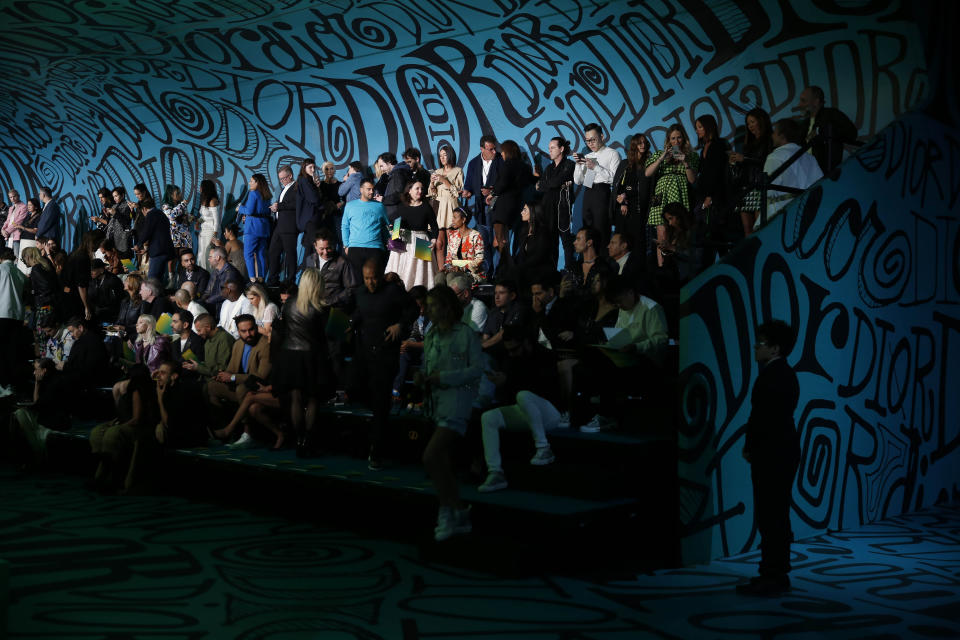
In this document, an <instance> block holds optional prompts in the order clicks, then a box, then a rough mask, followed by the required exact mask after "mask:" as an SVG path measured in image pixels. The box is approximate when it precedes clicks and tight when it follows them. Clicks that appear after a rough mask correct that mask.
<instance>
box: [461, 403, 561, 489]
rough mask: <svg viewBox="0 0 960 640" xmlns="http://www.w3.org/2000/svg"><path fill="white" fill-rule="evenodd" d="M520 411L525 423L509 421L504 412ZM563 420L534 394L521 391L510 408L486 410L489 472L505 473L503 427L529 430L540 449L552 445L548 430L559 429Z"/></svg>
mask: <svg viewBox="0 0 960 640" xmlns="http://www.w3.org/2000/svg"><path fill="white" fill-rule="evenodd" d="M516 410H519V413H520V414H521V415H522V416H523V425H522V426H521V425H516V424H510V425H508V424H507V418H506V416H505V415H504V413H505V412H506V413H513V412H514V411H516ZM559 421H560V412H559V411H557V409H556V408H555V407H554V406H553V405H552V404H550V402H549V401H547V400H544V399H543V398H541V397H540V396H538V395H537V394H535V393H531V392H529V391H520V392H519V393H517V404H516V405H511V406H509V407H500V408H498V409H491V410H490V411H485V412H484V413H483V415H482V416H480V425H481V427H482V430H483V457H484V458H485V459H486V461H487V471H488V472H490V473H503V467H502V466H501V464H502V463H501V459H500V430H501V429H504V428H523V429H530V433H531V434H532V435H533V443H534V444H535V445H536V446H537V448H538V449H542V448H544V447H548V446H550V443H549V442H547V435H546V432H547V431H552V430H553V429H556V428H557V423H558V422H559Z"/></svg>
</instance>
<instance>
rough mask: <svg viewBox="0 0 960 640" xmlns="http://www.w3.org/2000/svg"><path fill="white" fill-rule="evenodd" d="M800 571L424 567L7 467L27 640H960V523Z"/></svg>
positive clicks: (387, 549) (1, 517)
mask: <svg viewBox="0 0 960 640" xmlns="http://www.w3.org/2000/svg"><path fill="white" fill-rule="evenodd" d="M317 508H320V509H322V505H317ZM429 525H430V523H429V522H427V523H424V526H425V527H429ZM383 526H384V527H385V528H387V527H390V526H391V523H389V522H384V523H383ZM457 544H458V545H459V546H458V547H455V548H456V549H458V550H459V551H461V552H463V553H470V548H471V547H470V543H469V541H467V542H463V541H461V542H458V543H457ZM569 552H570V553H577V552H578V550H577V549H576V548H571V549H570V550H569ZM794 555H795V558H794V565H795V571H794V574H793V577H794V591H793V593H792V594H791V595H789V596H788V597H784V598H781V599H777V600H753V599H745V598H743V597H740V596H737V595H735V594H734V593H733V586H734V584H736V583H737V582H738V581H739V580H741V579H743V578H745V577H746V576H749V575H751V573H752V572H753V570H754V567H755V563H756V557H755V556H754V555H752V554H751V555H747V556H744V557H739V558H731V559H729V560H725V561H722V562H716V563H714V564H712V565H710V566H708V567H698V568H693V569H687V570H677V571H666V572H660V573H658V574H656V575H648V576H631V577H629V579H623V580H617V581H606V582H598V581H593V580H589V579H577V578H570V577H550V576H540V577H535V578H524V579H507V578H498V577H496V576H492V575H485V574H482V573H478V572H472V571H466V570H463V569H451V568H450V567H447V566H443V565H439V564H430V563H426V562H423V561H422V560H421V559H420V558H421V553H420V549H418V548H417V547H415V546H412V545H407V544H402V543H397V542H386V541H383V540H378V539H375V538H372V537H369V536H358V535H356V534H353V533H348V532H346V531H337V530H332V529H326V528H322V527H319V528H318V527H317V526H314V525H310V524H305V523H298V522H292V521H288V520H284V519H282V518H279V517H274V516H262V515H253V514H251V513H248V512H247V511H244V510H241V509H236V508H225V507H219V506H214V505H211V504H207V503H195V502H191V501H190V500H187V499H184V498H179V497H157V496H142V497H136V498H131V497H128V498H119V497H103V496H100V495H98V494H94V493H90V492H88V491H87V490H85V489H84V488H83V480H82V479H81V478H78V477H74V476H61V475H49V474H38V475H21V474H19V473H16V472H14V471H12V470H10V469H9V468H7V467H0V558H4V559H6V560H8V561H9V562H10V563H11V565H12V578H11V580H12V589H13V593H12V601H11V605H10V611H9V630H10V637H13V638H50V639H63V638H244V639H246V638H276V639H292V638H322V639H336V640H339V639H341V638H344V639H345V638H365V639H372V638H387V639H392V638H397V639H412V638H423V639H426V638H436V639H446V638H451V639H452V638H544V639H546V638H557V639H560V638H564V639H567V640H573V639H584V640H585V639H593V638H596V639H614V638H624V639H626V638H647V637H657V638H668V637H683V638H717V637H730V638H745V637H790V638H821V637H833V638H852V637H860V638H867V637H873V638H876V637H890V638H892V637H901V638H903V637H957V636H958V635H960V621H958V615H960V510H958V509H957V508H950V507H940V508H936V509H932V510H929V511H927V512H924V513H921V514H917V515H914V516H910V517H904V518H897V519H894V520H891V521H887V522H885V523H881V524H877V525H872V526H870V527H866V528H864V529H861V530H859V531H856V532H842V533H839V534H835V535H831V536H822V537H820V538H817V539H815V540H811V541H807V542H806V543H804V544H796V545H794Z"/></svg>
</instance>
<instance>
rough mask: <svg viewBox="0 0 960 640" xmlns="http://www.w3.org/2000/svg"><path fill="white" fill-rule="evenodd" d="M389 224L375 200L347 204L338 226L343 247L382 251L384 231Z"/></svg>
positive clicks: (384, 211) (381, 206)
mask: <svg viewBox="0 0 960 640" xmlns="http://www.w3.org/2000/svg"><path fill="white" fill-rule="evenodd" d="M389 223H390V222H389V220H387V212H386V210H385V209H384V207H383V205H382V204H380V203H379V202H377V201H376V200H371V201H369V202H364V201H363V200H354V201H353V202H348V203H347V204H346V205H345V206H344V207H343V222H342V223H341V225H340V232H341V234H342V235H343V246H345V247H348V248H349V247H364V248H367V249H383V248H384V245H383V236H384V230H385V229H386V227H387V225H388V224H389Z"/></svg>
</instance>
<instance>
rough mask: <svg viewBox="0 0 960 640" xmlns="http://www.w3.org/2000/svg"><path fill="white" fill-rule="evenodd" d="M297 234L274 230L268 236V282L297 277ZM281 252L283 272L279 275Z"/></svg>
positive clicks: (284, 280)
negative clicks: (271, 234) (270, 235)
mask: <svg viewBox="0 0 960 640" xmlns="http://www.w3.org/2000/svg"><path fill="white" fill-rule="evenodd" d="M297 235H298V234H296V233H280V232H279V231H274V232H273V236H272V237H271V238H270V249H269V265H270V266H269V273H270V282H271V283H274V282H293V280H294V279H296V277H297ZM281 254H282V256H283V260H282V264H283V267H284V269H283V273H282V275H281V271H280V267H281Z"/></svg>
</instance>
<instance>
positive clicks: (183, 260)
mask: <svg viewBox="0 0 960 640" xmlns="http://www.w3.org/2000/svg"><path fill="white" fill-rule="evenodd" d="M184 282H192V283H194V285H195V286H196V291H198V292H200V293H203V292H204V291H206V290H207V286H208V285H209V284H210V272H209V271H207V270H206V269H204V268H203V267H198V266H197V254H195V253H194V252H193V249H191V248H189V247H187V248H186V249H181V250H180V266H179V267H178V268H177V275H176V277H175V278H174V280H173V286H172V287H170V288H171V289H173V290H174V291H176V290H177V289H180V288H182V287H183V283H184Z"/></svg>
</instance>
